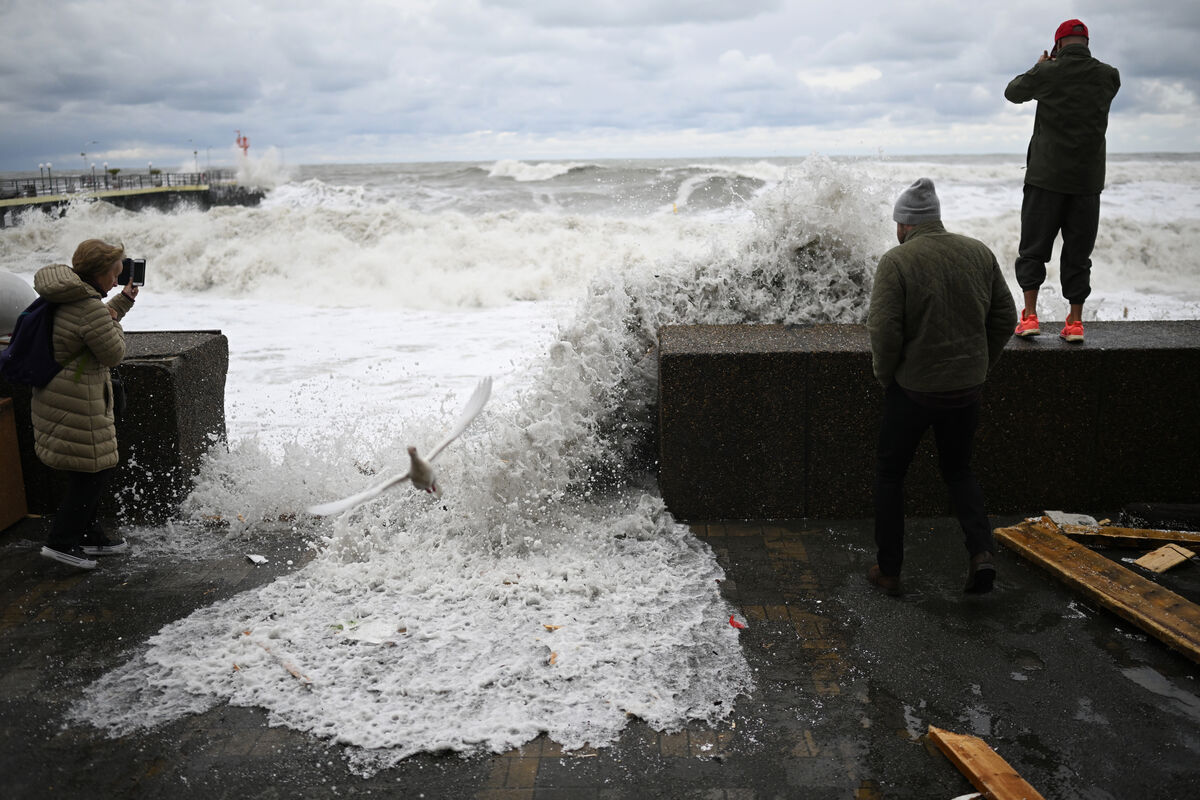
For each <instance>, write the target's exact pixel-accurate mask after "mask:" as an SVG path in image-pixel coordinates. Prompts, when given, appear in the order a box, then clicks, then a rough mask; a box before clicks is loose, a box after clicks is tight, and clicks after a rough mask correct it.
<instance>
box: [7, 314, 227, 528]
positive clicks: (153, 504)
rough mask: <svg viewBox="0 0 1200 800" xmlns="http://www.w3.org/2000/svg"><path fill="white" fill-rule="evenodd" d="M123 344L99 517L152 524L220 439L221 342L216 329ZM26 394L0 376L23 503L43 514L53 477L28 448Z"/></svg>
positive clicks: (131, 338)
mask: <svg viewBox="0 0 1200 800" xmlns="http://www.w3.org/2000/svg"><path fill="white" fill-rule="evenodd" d="M125 342H126V354H125V360H124V361H123V362H122V363H121V366H120V367H118V368H117V372H118V373H119V374H120V376H121V380H122V381H123V382H124V384H125V389H126V397H127V406H126V409H125V414H124V417H123V418H122V419H121V421H120V422H118V423H117V441H118V443H119V445H120V450H121V462H120V464H119V465H118V467H117V470H118V472H117V475H116V477H115V479H114V480H113V483H112V490H113V491H112V496H111V498H110V499H109V500H107V501H106V502H105V505H104V506H103V507H102V509H101V515H102V516H104V517H107V518H120V519H125V520H131V521H136V522H160V521H162V520H165V519H167V518H169V517H170V516H171V515H172V514H173V513H174V512H175V511H176V509H177V508H178V506H179V503H180V502H181V501H182V500H183V499H184V498H185V497H186V496H187V494H188V492H189V491H190V490H191V486H192V479H193V478H194V477H195V475H196V472H197V471H198V470H199V468H200V462H201V460H202V458H203V457H204V454H205V453H206V452H207V451H208V449H209V447H211V446H212V445H213V444H215V443H217V442H219V441H221V440H223V439H224V438H225V377H226V373H227V372H228V369H229V341H228V340H227V339H226V338H225V336H224V335H223V334H222V333H221V332H220V331H155V332H148V333H139V332H127V333H126V334H125ZM30 395H31V391H30V388H29V387H28V386H15V385H12V384H9V383H6V382H4V381H3V380H0V397H11V398H12V401H13V411H14V420H15V422H16V432H17V443H18V448H19V451H20V462H21V472H22V476H23V482H24V489H25V501H26V505H27V507H28V510H29V511H30V513H34V514H50V513H53V512H54V510H55V509H56V508H57V507H58V502H59V499H60V498H61V497H62V492H61V486H60V483H59V482H60V480H61V475H60V474H59V473H57V472H55V471H54V470H52V469H50V468H48V467H46V466H45V465H44V464H42V463H41V461H39V460H38V458H37V455H36V454H35V453H34V447H33V424H32V420H31V418H30V413H29V404H30Z"/></svg>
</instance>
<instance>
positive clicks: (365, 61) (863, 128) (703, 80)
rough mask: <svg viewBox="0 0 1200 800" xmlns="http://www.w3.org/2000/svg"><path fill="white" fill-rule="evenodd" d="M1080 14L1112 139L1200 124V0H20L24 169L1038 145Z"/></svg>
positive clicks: (1133, 143) (9, 107)
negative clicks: (1105, 72)
mask: <svg viewBox="0 0 1200 800" xmlns="http://www.w3.org/2000/svg"><path fill="white" fill-rule="evenodd" d="M1072 17H1080V18H1082V19H1083V21H1084V22H1085V23H1087V25H1088V26H1089V28H1090V30H1091V35H1092V41H1091V44H1092V53H1093V55H1095V56H1096V57H1097V58H1099V59H1101V60H1102V61H1106V62H1108V63H1110V64H1112V65H1114V66H1116V67H1117V68H1118V69H1120V71H1121V81H1122V86H1121V92H1120V94H1119V95H1118V96H1117V99H1116V101H1115V103H1114V105H1113V112H1112V117H1111V121H1110V125H1109V137H1108V142H1109V151H1110V152H1144V151H1187V152H1193V151H1197V150H1200V100H1198V95H1200V1H1198V0H1099V1H1098V2H1066V3H1061V4H1055V3H1050V2H1045V0H1032V1H1029V2H1027V1H1026V0H1007V1H1006V2H996V3H993V2H986V0H974V1H968V0H960V1H959V2H938V1H937V0H911V1H906V0H886V1H885V0H839V2H801V1H800V0H690V1H689V0H591V1H590V2H580V0H325V1H324V2H321V3H314V2H309V1H308V0H278V1H277V0H229V2H212V0H77V1H74V2H72V1H68V0H0V169H2V170H26V169H32V170H36V169H37V165H38V164H39V163H41V162H46V161H49V162H51V163H54V165H55V169H56V171H58V170H66V171H79V170H81V169H82V168H84V166H85V165H87V164H88V163H89V162H92V161H95V162H96V163H97V164H99V163H100V162H101V161H108V162H110V163H111V164H112V165H114V166H117V165H121V166H127V167H144V166H145V165H146V163H147V162H150V161H153V162H155V165H156V166H161V167H163V168H164V169H175V168H178V167H179V166H180V165H182V164H184V163H191V161H192V151H193V150H196V151H198V159H197V160H198V161H199V163H200V165H201V166H203V165H204V164H205V163H206V161H207V160H208V159H210V158H211V161H212V163H213V164H214V165H215V164H218V163H230V162H231V161H232V143H233V139H234V135H235V134H234V132H235V131H236V130H241V131H242V132H243V133H245V134H246V135H248V136H249V137H250V148H251V149H250V154H251V155H252V156H254V155H261V154H263V153H264V152H265V151H266V150H267V149H268V148H271V147H274V148H276V149H277V150H278V151H280V152H281V153H282V157H283V159H284V160H285V161H286V162H287V163H292V164H299V163H307V164H313V163H326V162H329V163H337V162H369V161H441V160H481V161H489V160H495V159H501V158H517V159H525V160H547V159H580V158H585V159H586V158H593V159H595V158H618V157H674V156H678V157H689V158H691V157H698V156H722V155H729V156H751V157H762V156H804V155H808V154H809V153H813V152H820V153H825V154H830V155H837V154H863V153H867V154H873V153H879V152H882V153H883V154H887V155H902V154H914V153H917V154H919V153H940V154H951V153H1024V151H1025V146H1026V144H1027V142H1028V138H1029V133H1030V130H1031V128H1032V124H1033V104H1032V103H1029V104H1025V105H1023V106H1014V105H1011V104H1009V103H1007V102H1006V101H1005V99H1004V94H1003V93H1004V87H1005V85H1006V84H1007V83H1008V81H1009V80H1010V79H1011V78H1013V77H1014V76H1015V75H1017V74H1019V73H1021V72H1024V71H1025V70H1026V69H1028V68H1029V67H1030V66H1032V65H1033V63H1034V61H1035V60H1036V59H1037V56H1038V55H1039V54H1040V53H1041V52H1042V50H1044V49H1046V48H1049V47H1050V46H1051V44H1052V41H1051V40H1052V39H1053V34H1054V31H1055V29H1056V28H1057V26H1058V24H1059V23H1060V22H1062V21H1063V20H1064V19H1069V18H1072ZM81 152H86V153H87V156H86V157H81V156H80V153H81Z"/></svg>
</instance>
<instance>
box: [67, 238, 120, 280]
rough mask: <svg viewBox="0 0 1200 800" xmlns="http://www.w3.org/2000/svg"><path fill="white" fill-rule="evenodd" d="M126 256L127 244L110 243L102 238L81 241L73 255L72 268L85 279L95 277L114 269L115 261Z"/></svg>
mask: <svg viewBox="0 0 1200 800" xmlns="http://www.w3.org/2000/svg"><path fill="white" fill-rule="evenodd" d="M124 257H125V246H124V245H119V244H109V243H108V242H105V241H103V240H101V239H88V240H87V241H85V242H80V243H79V247H76V248H75V255H73V256H71V269H73V270H75V274H76V275H78V276H79V277H81V278H84V279H85V280H86V279H88V278H95V277H97V276H99V275H102V274H103V273H104V272H106V271H108V270H110V269H112V265H113V262H114V261H119V260H120V259H122V258H124Z"/></svg>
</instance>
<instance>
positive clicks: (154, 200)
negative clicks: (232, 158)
mask: <svg viewBox="0 0 1200 800" xmlns="http://www.w3.org/2000/svg"><path fill="white" fill-rule="evenodd" d="M233 175H234V174H233V173H232V172H231V171H228V170H217V171H213V172H195V173H147V174H144V175H126V176H113V175H107V174H106V175H78V176H64V177H38V178H9V179H5V180H0V228H5V227H7V226H9V225H13V224H16V222H17V221H18V219H19V217H20V216H21V215H22V214H23V213H24V212H26V211H28V210H29V209H31V208H37V209H39V210H41V211H43V212H45V213H48V214H55V213H57V214H61V213H62V211H63V209H64V207H65V206H67V205H69V204H70V203H73V202H78V201H80V200H103V201H104V202H107V203H112V204H113V205H116V206H120V207H121V208H124V209H127V210H130V211H140V210H142V209H145V208H156V209H159V210H160V211H166V210H169V209H172V208H175V207H177V206H180V205H189V206H193V207H196V208H199V209H201V210H205V211H206V210H208V209H209V208H212V207H213V206H234V205H241V206H256V205H258V204H259V202H260V201H261V200H262V198H263V195H264V192H263V191H262V190H261V189H252V188H248V187H245V186H240V185H238V184H237V182H236V181H235V180H234V177H233Z"/></svg>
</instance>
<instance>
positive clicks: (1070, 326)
mask: <svg viewBox="0 0 1200 800" xmlns="http://www.w3.org/2000/svg"><path fill="white" fill-rule="evenodd" d="M1058 335H1059V337H1060V338H1062V339H1065V340H1066V341H1068V342H1082V341H1083V322H1082V321H1077V322H1068V323H1067V324H1066V326H1064V327H1063V329H1062V332H1061V333H1059V334H1058Z"/></svg>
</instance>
